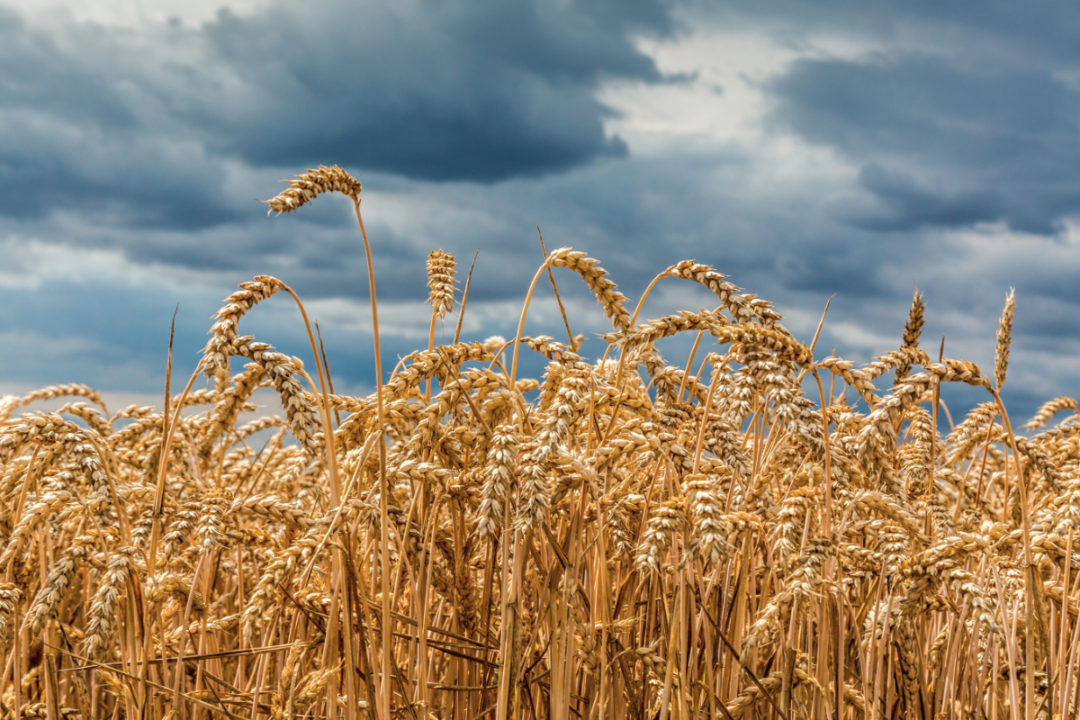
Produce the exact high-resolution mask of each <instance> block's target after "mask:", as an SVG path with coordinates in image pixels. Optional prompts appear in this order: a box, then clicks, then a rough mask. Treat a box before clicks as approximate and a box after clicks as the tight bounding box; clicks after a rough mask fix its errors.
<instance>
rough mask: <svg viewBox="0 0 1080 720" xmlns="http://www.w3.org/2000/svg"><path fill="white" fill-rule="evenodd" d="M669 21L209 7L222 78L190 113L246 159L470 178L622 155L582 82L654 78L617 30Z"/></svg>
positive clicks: (600, 15) (605, 13) (457, 5)
mask: <svg viewBox="0 0 1080 720" xmlns="http://www.w3.org/2000/svg"><path fill="white" fill-rule="evenodd" d="M607 5H613V4H612V3H607ZM613 10H614V12H613ZM672 29H673V28H672V21H671V19H670V17H669V15H668V13H667V12H666V11H665V10H664V8H663V6H662V5H660V4H659V3H650V2H637V3H633V4H630V5H629V6H627V8H625V9H624V8H622V6H619V7H618V8H617V9H616V8H614V7H608V8H606V9H605V7H604V6H603V5H599V6H598V5H594V4H592V3H589V2H569V3H547V2H542V1H538V2H503V1H502V0H485V1H483V2H408V3H402V4H398V5H391V4H386V3H374V2H369V3H359V4H358V3H353V2H334V3H324V4H321V5H320V11H319V12H311V11H310V8H305V7H301V6H298V5H296V4H294V3H275V4H273V5H270V6H268V7H267V8H266V10H265V11H263V12H260V13H258V14H256V15H253V16H252V17H250V18H241V17H238V16H235V15H232V14H230V13H228V12H226V11H222V12H221V13H220V14H219V16H218V17H217V19H216V20H215V21H214V22H212V23H209V24H207V25H206V26H204V28H203V32H204V34H205V36H206V38H207V40H208V42H209V45H210V48H211V57H210V58H209V60H210V62H211V63H212V66H213V67H214V71H215V73H224V74H227V75H231V76H232V80H233V81H234V82H229V83H224V84H218V83H217V80H218V78H217V77H216V76H210V77H208V78H207V80H208V82H207V83H206V84H205V85H204V86H203V87H202V91H203V93H202V97H201V98H200V102H198V103H193V106H192V107H191V109H190V116H191V117H192V118H193V120H194V121H196V122H198V123H199V124H200V125H202V126H204V127H209V128H213V129H214V134H213V139H212V141H211V144H212V145H213V146H214V147H215V148H217V149H219V150H220V151H222V152H226V153H230V154H235V155H238V156H240V157H242V158H243V159H244V160H245V161H247V162H250V163H253V164H256V165H281V164H304V163H310V162H312V161H313V159H315V160H318V161H327V162H329V161H331V159H333V160H334V161H339V162H342V163H345V164H348V165H350V166H354V167H360V168H367V169H375V170H383V171H388V172H394V173H400V174H403V175H407V176H410V177H416V178H424V179H435V180H454V179H467V180H478V181H492V180H499V179H504V178H508V177H513V176H519V175H536V174H541V173H547V172H553V171H560V170H565V169H567V168H570V167H573V166H576V165H580V164H582V163H585V162H588V161H590V160H592V159H593V158H596V157H601V156H606V155H616V156H617V155H625V154H626V152H627V148H626V145H625V143H624V142H623V141H622V140H620V139H619V138H617V137H607V136H606V135H605V132H604V128H603V121H604V119H605V118H606V117H608V116H609V114H610V111H609V110H607V109H606V108H605V107H604V106H603V105H602V104H601V103H600V102H598V101H597V100H596V99H595V97H594V91H595V90H596V88H597V86H598V83H599V82H600V81H601V80H602V79H604V78H625V79H632V80H641V81H646V82H657V81H660V80H661V77H660V74H659V72H658V71H657V68H656V66H655V65H654V63H653V61H652V59H651V58H649V57H648V56H646V55H644V54H643V53H641V52H640V51H638V50H637V49H636V48H635V47H634V45H633V43H632V42H631V33H640V32H647V33H649V34H652V35H658V34H666V33H670V32H671V31H672ZM313 48H318V51H317V52H314V51H313V50H312V49H313ZM237 86H239V88H240V91H239V92H238V91H237ZM256 89H257V90H258V93H257V94H253V93H251V92H249V91H251V90H256Z"/></svg>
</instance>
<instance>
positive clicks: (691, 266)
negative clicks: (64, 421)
mask: <svg viewBox="0 0 1080 720" xmlns="http://www.w3.org/2000/svg"><path fill="white" fill-rule="evenodd" d="M667 273H668V274H670V275H671V276H672V277H677V278H682V279H684V280H690V281H692V282H696V283H699V284H700V285H703V286H704V287H706V288H708V289H709V290H710V291H712V293H713V294H714V295H716V297H717V298H719V300H720V305H721V306H722V307H724V308H726V309H727V311H728V312H730V313H731V317H732V319H733V320H735V321H736V322H750V321H753V320H757V321H758V322H760V323H761V324H762V325H765V326H766V327H770V328H771V327H774V326H775V327H776V328H777V329H779V330H780V331H781V332H783V333H785V334H786V333H787V330H785V329H784V327H783V326H781V325H779V322H778V321H779V320H780V319H781V315H780V313H778V312H777V311H776V310H775V309H774V308H773V306H772V304H771V303H770V302H768V301H767V300H763V299H761V298H759V297H757V296H756V295H752V294H744V293H742V292H741V289H740V288H739V287H738V286H737V285H735V284H734V283H732V282H730V281H729V280H728V279H727V277H728V276H727V275H724V274H723V273H721V272H717V271H716V270H714V269H713V268H711V267H709V266H708V265H703V264H701V263H699V262H695V261H693V260H683V261H682V262H680V263H678V264H676V265H672V266H671V267H670V268H668V269H667Z"/></svg>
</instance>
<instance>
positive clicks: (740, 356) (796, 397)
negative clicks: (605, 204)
mask: <svg viewBox="0 0 1080 720" xmlns="http://www.w3.org/2000/svg"><path fill="white" fill-rule="evenodd" d="M330 191H337V192H339V193H343V194H345V195H347V196H348V197H350V198H351V199H352V200H353V202H354V204H355V207H356V211H357V219H358V220H359V219H360V213H359V208H360V205H359V192H360V184H359V183H358V182H356V181H355V180H354V179H352V178H351V177H350V176H348V175H347V173H345V172H344V171H343V170H341V169H340V168H320V169H318V170H313V171H310V172H309V173H307V174H305V175H301V176H300V177H299V178H298V179H297V180H294V181H293V182H292V184H291V187H290V188H289V189H288V190H286V192H285V193H283V194H282V195H281V196H279V197H278V198H275V199H274V200H272V201H270V207H271V209H272V210H278V211H286V212H287V211H292V210H296V209H298V208H300V207H301V206H302V205H303V204H304V203H306V202H309V201H310V200H312V199H313V198H315V197H316V196H317V195H319V194H320V193H323V192H330ZM362 227H363V226H362V221H361V228H362ZM363 239H364V242H365V245H366V243H367V237H366V235H364V238H363ZM375 251H376V252H375V255H376V257H377V256H378V252H377V251H378V246H377V241H376V247H375ZM369 259H370V255H369ZM369 266H370V263H369ZM552 268H565V269H568V270H569V271H571V273H566V272H565V271H563V272H560V273H555V274H552V275H551V276H550V277H551V278H553V279H555V280H557V281H558V283H560V284H562V285H566V284H567V283H570V282H579V281H584V282H585V283H586V284H587V286H588V287H589V288H590V289H591V290H592V292H593V293H594V294H595V295H596V298H597V300H598V301H599V302H600V304H601V305H602V307H603V309H604V312H605V313H606V316H607V317H608V319H609V320H610V324H611V328H610V331H609V332H608V334H607V335H606V336H605V337H604V341H605V343H606V349H605V350H604V352H603V356H602V357H583V356H581V355H579V354H578V351H579V350H580V349H581V344H580V338H576V337H566V342H565V343H564V342H558V341H555V340H554V339H552V338H550V337H543V336H539V337H522V336H521V333H520V330H519V334H518V336H517V337H515V338H512V339H510V340H509V341H507V340H503V339H501V338H491V339H488V340H485V341H483V342H475V341H462V340H459V339H458V337H455V338H454V340H453V341H452V342H449V343H448V344H441V345H440V344H437V343H436V342H435V332H434V330H435V323H434V320H435V317H438V318H442V317H443V316H445V315H447V314H449V313H451V312H455V311H456V312H457V313H462V312H467V297H463V296H462V294H461V293H460V292H459V287H458V281H457V280H456V277H455V272H456V268H455V262H454V258H453V257H452V256H450V255H448V254H447V253H443V252H442V251H436V252H434V253H432V255H431V257H430V258H429V263H428V269H429V279H430V290H431V305H432V315H433V318H432V325H431V327H432V333H431V341H430V342H429V345H428V347H426V348H423V349H420V350H417V351H416V352H414V353H412V354H411V355H409V356H407V357H405V358H404V359H403V360H401V362H399V363H398V364H397V366H396V367H395V368H394V369H393V370H392V372H387V373H386V381H385V384H381V383H380V385H379V387H378V391H377V392H376V393H375V394H373V395H371V396H367V397H347V396H342V395H335V394H333V393H332V391H331V390H330V388H331V387H332V385H331V382H332V379H331V372H332V368H327V367H325V366H324V363H323V361H322V360H321V356H320V354H319V353H318V351H317V347H318V343H317V342H316V341H315V340H314V338H312V343H311V344H312V348H313V353H312V356H311V357H309V358H308V359H307V364H306V366H305V364H303V363H301V361H300V360H298V359H297V358H294V357H289V356H287V355H285V354H282V353H280V352H278V351H276V350H275V349H274V348H273V347H272V346H271V345H270V344H268V343H267V342H265V341H264V340H263V339H258V340H257V339H255V338H253V337H250V336H245V335H242V334H241V329H240V327H241V325H242V324H243V316H244V315H245V314H246V313H248V312H256V313H257V312H258V309H257V308H255V305H257V304H258V303H260V302H265V301H270V302H293V299H295V295H292V291H291V290H290V289H289V288H288V286H287V285H285V284H284V283H283V282H282V281H281V280H278V279H276V278H272V277H266V276H260V277H256V278H255V279H254V280H252V281H249V282H245V283H243V284H242V286H241V289H240V290H238V291H237V292H235V293H233V294H232V295H231V296H230V297H229V298H228V299H227V301H226V303H225V305H224V307H222V309H221V310H220V311H219V313H218V315H217V318H216V322H215V323H214V326H213V328H212V331H211V336H210V340H209V342H208V343H207V345H206V348H205V352H204V356H203V360H202V362H201V363H200V368H199V375H198V376H197V378H193V379H192V382H191V383H189V384H188V386H187V387H186V388H185V389H184V390H183V391H182V392H178V390H179V389H178V388H176V389H174V390H173V391H172V397H171V398H170V399H169V401H168V403H167V404H166V407H165V408H154V407H134V406H133V407H127V408H123V409H121V410H118V411H113V412H110V411H108V410H106V408H105V406H104V404H103V403H102V400H101V397H100V396H99V395H98V393H96V392H95V391H94V390H93V389H91V388H88V387H85V386H81V385H65V386H56V387H50V388H45V389H43V390H41V391H39V392H35V393H32V394H29V395H26V396H23V397H15V396H8V397H3V398H2V399H0V496H2V500H3V515H2V517H0V569H2V572H3V577H2V578H0V581H2V582H0V658H2V659H3V666H2V675H0V701H2V707H0V714H2V715H3V716H4V717H15V716H21V717H49V718H61V717H65V718H67V717H81V718H153V719H157V718H166V717H190V718H225V717H227V718H315V717H318V718H322V717H340V718H349V719H350V720H351V719H353V718H361V717H363V718H366V717H377V718H381V719H386V720H389V718H418V719H421V720H426V719H427V718H448V719H449V718H481V717H487V718H496V719H497V720H504V719H505V718H533V717H535V718H547V717H552V718H557V719H560V720H565V719H569V718H658V719H659V720H665V718H693V717H702V718H731V717H734V718H784V719H785V720H786V719H788V718H790V719H792V720H794V719H795V718H804V719H811V720H824V719H825V718H834V717H839V718H845V719H846V718H851V719H854V718H924V719H926V720H929V719H930V718H936V717H973V718H1000V719H1002V720H1005V719H1007V718H1026V719H1031V718H1036V717H1039V718H1042V717H1047V718H1050V717H1055V718H1057V717H1074V716H1075V714H1076V712H1077V708H1078V707H1080V704H1078V695H1080V656H1078V652H1080V651H1078V648H1080V642H1078V641H1080V617H1078V614H1077V607H1078V598H1080V552H1078V549H1077V548H1075V547H1074V546H1075V545H1080V542H1078V541H1080V538H1077V537H1076V533H1075V528H1076V523H1077V521H1078V520H1080V469H1078V462H1080V423H1078V421H1077V419H1078V414H1077V403H1076V400H1074V399H1072V398H1067V397H1061V398H1056V399H1054V400H1051V401H1050V402H1048V403H1047V404H1046V406H1045V407H1044V408H1043V409H1042V410H1041V411H1040V412H1039V413H1038V415H1037V416H1036V417H1035V418H1033V419H1032V420H1031V421H1030V422H1029V423H1028V424H1027V426H1026V427H1027V428H1028V431H1027V433H1026V434H1020V433H1019V428H1018V427H1016V426H1015V425H1013V424H1012V423H1011V422H1010V418H1009V416H1008V414H1007V412H1006V409H1005V407H1004V406H1003V404H1002V402H1001V398H1000V393H999V389H1000V387H1001V385H1002V383H1004V381H1005V376H1006V371H1007V359H1008V350H1009V343H1010V331H1011V326H1012V318H1013V298H1012V295H1011V294H1010V295H1009V296H1008V299H1007V302H1006V305H1005V311H1004V313H1003V315H1002V319H1001V325H1000V327H1001V329H1000V331H999V333H998V338H997V348H998V350H997V361H996V363H995V367H994V369H993V371H992V372H991V373H989V374H987V373H985V372H983V371H981V370H980V369H979V368H978V367H976V366H975V365H974V364H972V363H969V362H964V361H961V360H954V359H949V358H942V357H936V355H937V352H936V348H935V357H931V356H930V355H928V353H927V352H926V351H924V350H923V349H920V346H919V336H920V331H921V328H922V325H923V316H924V313H925V312H926V311H927V309H926V307H925V306H924V304H923V301H922V298H921V297H920V296H919V295H916V297H915V299H914V302H913V304H912V308H911V312H910V315H909V320H908V323H907V326H906V327H905V328H900V327H898V328H897V329H896V334H897V345H898V348H899V349H896V350H892V351H890V352H885V354H883V355H881V356H880V357H879V358H878V359H877V360H875V361H873V362H871V363H869V364H867V365H865V366H862V367H857V366H855V365H854V364H852V363H851V362H848V361H845V360H843V359H841V358H837V357H824V356H823V355H822V354H821V353H819V352H816V351H815V349H814V343H813V342H806V341H805V340H799V339H796V338H795V337H793V336H792V335H791V334H790V333H789V332H788V331H787V330H786V329H785V328H784V326H783V325H782V324H781V318H780V315H779V314H778V313H777V312H776V311H775V310H774V309H773V307H772V306H771V305H770V304H769V303H767V302H765V301H764V300H762V299H761V298H758V297H755V296H754V295H750V294H746V293H744V292H743V291H742V290H740V289H739V288H738V287H736V286H735V285H733V284H732V283H731V282H729V281H728V280H727V278H726V277H725V276H724V275H722V274H720V273H719V272H717V271H716V270H714V269H712V268H710V267H707V266H705V265H701V264H698V263H696V262H693V261H683V262H678V263H676V264H674V265H672V266H671V267H669V268H667V269H666V270H664V271H663V272H661V273H660V275H658V276H657V280H656V282H657V283H659V282H664V283H670V282H678V281H689V282H693V283H699V284H701V285H703V286H704V287H705V288H707V289H708V290H710V291H711V292H712V293H713V294H714V296H715V306H714V307H712V308H711V309H707V310H702V311H697V312H675V313H673V314H671V315H668V316H666V317H662V318H660V319H657V320H652V321H650V322H645V323H642V322H641V321H640V320H639V318H638V313H637V310H636V309H635V306H634V305H632V304H630V303H629V302H628V301H627V298H625V297H624V296H623V295H622V294H620V293H619V292H618V290H617V289H616V286H615V284H614V283H613V282H612V281H611V280H610V279H609V278H608V276H607V274H606V273H605V271H604V270H602V269H601V268H600V266H599V265H598V263H597V261H596V260H594V259H592V258H589V257H587V256H586V255H585V254H584V253H581V252H576V251H573V250H570V249H567V248H563V249H558V250H555V251H553V252H551V253H550V254H549V255H548V256H547V260H546V262H544V264H543V265H542V267H541V268H540V269H539V271H538V272H537V274H536V280H534V282H533V287H531V288H529V292H528V294H527V297H528V298H530V299H531V298H532V295H533V290H534V289H535V288H536V286H537V284H538V283H539V281H541V280H544V281H545V282H546V281H547V278H548V273H549V270H550V269H552ZM575 276H576V277H575ZM369 279H370V280H371V282H372V284H374V276H371V277H370V278H369ZM655 285H656V283H653V284H652V285H650V290H651V289H652V288H653V287H655ZM522 290H523V297H526V293H525V288H523V289H522ZM556 292H558V287H557V286H556ZM275 294H278V295H279V297H278V298H274V299H272V300H271V296H273V295H275ZM289 295H292V298H293V299H290V297H289ZM296 302H297V303H299V300H298V299H296ZM372 302H373V304H372V311H373V314H376V317H375V318H374V319H375V327H376V328H378V321H377V303H376V301H375V293H374V292H372ZM463 303H466V304H464V305H463ZM525 304H526V308H527V307H528V304H529V303H528V301H526V303H525ZM455 306H456V310H455ZM637 307H640V304H638V305H637ZM301 308H302V306H301ZM524 319H525V313H524V312H523V314H522V321H523V322H524ZM564 320H565V322H564V323H562V324H561V325H560V326H559V327H558V328H556V329H553V332H559V333H562V332H563V331H564V330H565V329H567V328H570V326H571V325H572V322H571V321H569V320H566V319H565V318H564ZM826 321H827V320H826ZM304 322H305V323H306V316H305V321H304ZM457 327H458V328H459V330H458V332H460V327H461V324H460V322H458V324H457ZM309 331H310V328H309ZM678 333H685V334H687V336H688V339H689V340H692V341H693V350H692V351H691V352H690V353H689V355H688V356H682V357H664V356H663V355H662V354H661V350H660V349H659V347H666V345H665V339H666V338H669V337H671V336H673V335H675V334H678ZM374 339H375V346H376V363H377V364H378V363H379V358H378V350H377V347H378V336H377V334H376V336H375V338H374ZM266 340H273V338H266ZM988 341H989V339H988ZM669 344H670V342H669ZM689 345H690V343H689V342H688V343H686V344H685V346H689ZM883 350H886V349H885V348H883ZM526 353H538V354H539V355H541V356H543V357H544V358H545V361H546V370H545V371H544V372H543V375H542V377H537V378H531V377H524V376H523V373H519V367H526V366H529V365H530V364H529V363H525V362H523V357H524V354H526ZM316 358H319V359H316ZM305 367H307V368H308V369H307V370H305ZM311 368H315V369H316V372H312V370H311ZM200 377H207V378H208V382H206V383H205V389H200V388H203V387H204V386H203V383H202V381H200V380H198V378H200ZM942 383H967V384H968V385H972V386H976V387H977V388H978V389H979V390H978V391H979V392H980V393H982V394H983V402H982V403H981V404H979V405H978V406H977V407H976V408H975V409H974V410H972V411H971V412H970V413H968V414H967V416H966V417H957V418H950V417H948V416H947V413H946V408H945V407H944V405H943V404H942V403H940V402H939V393H940V388H941V385H942ZM262 388H272V389H273V391H274V392H276V393H277V395H278V396H279V397H280V407H281V412H280V414H279V415H271V416H262V417H257V418H256V419H254V420H252V419H250V418H251V415H250V413H249V412H248V411H249V410H250V409H251V407H252V406H251V401H252V397H253V394H254V393H256V392H257V391H259V390H260V389H262ZM263 392H266V391H265V390H263ZM57 398H61V399H62V400H60V401H59V402H66V404H63V405H62V407H59V408H58V409H56V410H55V411H53V412H43V411H41V410H40V409H39V408H40V407H41V405H40V403H41V402H42V401H45V400H53V405H52V406H55V405H56V404H57V401H56V399H57ZM68 400H70V402H67V401H68ZM1065 411H1068V415H1067V417H1066V419H1064V420H1063V421H1061V422H1058V424H1056V425H1052V426H1051V425H1050V423H1051V421H1052V420H1053V419H1054V418H1055V416H1058V413H1061V412H1065ZM954 420H955V423H954V422H953V421H954ZM938 428H944V430H942V431H941V432H939V431H938Z"/></svg>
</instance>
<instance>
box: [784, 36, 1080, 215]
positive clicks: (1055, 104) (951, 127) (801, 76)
mask: <svg viewBox="0 0 1080 720" xmlns="http://www.w3.org/2000/svg"><path fill="white" fill-rule="evenodd" d="M771 90H772V91H773V92H774V93H775V95H776V97H777V98H778V100H779V107H778V108H777V110H776V112H775V113H774V115H773V122H774V123H776V124H777V125H779V126H782V127H787V128H789V129H791V130H793V131H794V132H796V133H798V134H800V135H802V136H803V137H805V138H807V139H808V140H810V141H812V142H815V143H820V144H824V145H828V146H830V147H833V148H835V149H837V150H838V151H840V152H841V153H843V154H844V155H846V156H848V157H849V158H850V159H851V160H853V161H854V162H856V163H858V164H859V165H861V166H862V167H863V170H862V173H861V176H860V182H861V184H862V187H863V188H864V189H865V190H867V191H868V192H870V193H871V194H872V195H873V196H874V197H875V198H877V199H878V200H879V201H880V202H881V204H882V206H883V207H882V209H881V212H880V213H879V214H877V215H876V216H871V217H854V218H851V219H852V220H853V221H855V222H857V223H860V224H863V225H865V226H867V227H877V228H879V229H887V230H896V229H911V228H917V227H921V226H925V225H933V226H941V227H950V226H956V225H964V224H974V223H975V222H979V221H985V222H992V221H998V220H1000V221H1004V222H1007V223H1008V224H1009V225H1010V226H1012V227H1013V228H1015V229H1020V230H1026V231H1031V232H1040V233H1047V232H1052V231H1053V229H1054V227H1055V223H1056V222H1057V221H1058V220H1059V219H1060V218H1062V217H1063V216H1065V215H1067V214H1069V213H1073V212H1076V211H1077V210H1080V177H1078V175H1077V173H1076V168H1075V158H1076V157H1077V155H1078V153H1080V122H1078V118H1080V93H1078V92H1077V89H1076V88H1074V87H1073V86H1071V85H1069V84H1068V83H1066V82H1064V81H1062V80H1060V79H1058V78H1056V77H1054V75H1053V74H1051V73H1049V72H1045V71H1037V70H1029V69H1025V68H1016V67H1008V68H993V67H982V66H981V67H972V66H968V65H967V64H965V63H964V62H962V61H960V60H956V59H949V58H944V57H930V56H925V55H911V54H901V55H899V56H888V57H886V56H882V57H878V58H873V59H869V60H857V61H848V60H835V59H826V60H818V59H813V60H800V61H798V62H796V63H795V64H794V66H793V67H792V68H791V69H790V70H789V71H788V72H787V73H785V74H784V75H782V76H781V77H779V78H777V79H775V80H774V81H773V82H772V83H771ZM934 186H944V187H949V188H953V189H951V190H949V191H946V192H945V193H944V194H942V193H940V192H937V191H934V190H932V189H930V188H932V187H934Z"/></svg>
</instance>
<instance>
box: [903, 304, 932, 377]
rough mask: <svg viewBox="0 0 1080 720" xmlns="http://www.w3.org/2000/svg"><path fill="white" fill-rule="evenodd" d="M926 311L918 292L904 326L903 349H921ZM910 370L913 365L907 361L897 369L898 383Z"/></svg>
mask: <svg viewBox="0 0 1080 720" xmlns="http://www.w3.org/2000/svg"><path fill="white" fill-rule="evenodd" d="M925 311H926V305H925V304H924V303H923V299H922V293H921V292H919V291H918V290H916V291H915V295H913V296H912V298H911V310H909V311H908V317H907V323H905V324H904V341H903V344H902V345H901V346H900V347H901V348H917V347H919V336H920V335H922V328H923V324H924V323H925V322H926V317H925ZM909 370H911V364H910V363H908V362H907V361H905V362H904V363H903V364H902V365H900V367H898V368H897V369H896V382H900V381H901V380H903V379H904V378H905V377H907V374H908V371H909Z"/></svg>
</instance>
